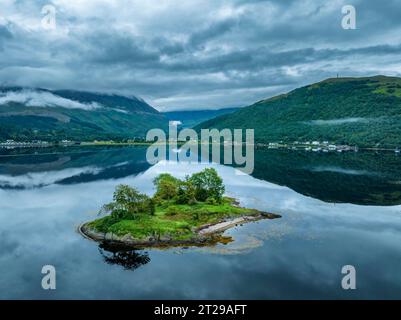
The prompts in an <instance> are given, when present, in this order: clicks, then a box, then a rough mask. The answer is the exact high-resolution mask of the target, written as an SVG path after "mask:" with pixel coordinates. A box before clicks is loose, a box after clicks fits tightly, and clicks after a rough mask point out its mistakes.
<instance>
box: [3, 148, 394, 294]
mask: <svg viewBox="0 0 401 320" xmlns="http://www.w3.org/2000/svg"><path fill="white" fill-rule="evenodd" d="M31 152H32V151H31ZM2 153H3V154H2V156H1V157H0V243H1V246H0V269H1V273H0V288H1V290H0V298H2V299H8V298H12V299H32V298H40V299H61V298H67V299H100V298H101V299H109V298H110V299H117V298H123V299H147V298H149V299H159V298H169V299H180V298H189V299H207V298H210V299H212V298H213V299H214V298H221V299H247V298H257V299H282V298H286V299H288V298H290V299H293V298H295V299H309V298H312V299H318V298H320V299H322V298H323V299H325V298H347V299H358V298H369V299H373V298H379V299H386V298H401V272H400V270H401V206H400V204H401V157H397V156H396V155H394V154H391V153H390V154H379V155H375V154H371V153H358V154H324V155H323V154H321V155H319V154H311V153H307V154H306V153H302V152H300V153H297V152H287V151H278V150H270V151H268V150H257V151H256V164H255V172H254V174H253V176H246V175H238V174H236V171H235V169H233V168H230V167H225V166H218V165H213V166H215V167H216V169H217V170H218V171H219V173H220V175H221V176H222V177H223V178H224V181H225V183H226V185H227V193H228V194H229V195H230V196H234V197H236V198H238V199H239V200H240V201H241V204H242V205H244V206H249V207H254V208H258V209H261V210H265V211H273V212H277V213H280V214H281V215H282V216H283V218H282V219H279V220H274V221H262V222H258V223H253V224H247V225H245V226H242V227H239V228H236V229H233V230H230V231H229V232H228V234H230V235H232V236H233V237H234V239H235V241H234V242H233V243H231V244H229V245H226V246H224V245H219V246H217V247H214V248H208V249H205V248H204V249H198V248H194V249H171V250H164V251H161V250H147V251H143V250H141V251H135V250H130V249H128V248H126V250H122V249H123V248H115V247H110V246H106V245H100V246H99V245H98V244H96V243H94V242H91V241H89V240H86V239H84V238H82V237H81V235H79V234H78V233H77V232H76V227H77V226H78V225H79V224H80V223H81V222H84V221H88V220H91V219H94V218H95V216H96V212H97V210H98V209H99V208H100V206H101V205H102V204H103V203H105V202H107V201H109V200H110V199H111V196H112V192H113V190H114V188H115V186H116V185H117V184H120V183H127V184H131V185H134V186H136V187H138V188H140V189H141V190H143V191H145V192H147V193H149V194H151V193H152V192H153V188H152V179H153V178H154V177H155V176H156V175H158V174H159V173H161V172H170V173H172V174H174V175H177V176H182V177H183V176H185V175H186V174H189V173H191V172H196V171H200V170H201V169H202V168H204V167H205V166H206V165H205V164H199V165H193V164H192V165H189V164H176V163H168V162H163V163H159V164H157V165H155V166H150V165H149V164H148V163H147V162H146V160H145V154H146V149H145V148H99V147H97V148H85V149H84V148H75V149H55V150H52V149H45V150H37V153H36V154H29V153H25V154H24V153H23V152H21V151H19V152H16V151H3V152H2ZM209 165H210V164H209ZM209 165H207V166H209ZM49 264H50V265H54V266H55V267H56V270H57V289H56V290H55V291H44V290H43V289H42V288H41V279H42V276H43V275H42V274H41V268H42V266H43V265H49ZM344 265H353V266H355V268H356V270H357V290H355V291H344V290H343V289H342V288H341V279H342V276H343V275H342V274H341V269H342V267H343V266H344Z"/></svg>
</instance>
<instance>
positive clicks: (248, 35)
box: [0, 0, 401, 110]
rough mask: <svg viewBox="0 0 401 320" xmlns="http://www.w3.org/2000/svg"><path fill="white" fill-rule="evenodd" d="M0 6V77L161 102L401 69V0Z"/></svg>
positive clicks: (243, 97) (228, 96)
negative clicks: (346, 14) (350, 14)
mask: <svg viewBox="0 0 401 320" xmlns="http://www.w3.org/2000/svg"><path fill="white" fill-rule="evenodd" d="M48 2H49V1H35V2H32V1H28V0H20V1H18V2H16V1H11V0H5V1H2V3H1V4H0V13H1V14H0V15H2V17H0V51H1V54H2V59H1V61H0V83H3V84H4V83H5V84H9V85H19V86H28V87H45V88H50V89H64V88H67V89H84V90H95V91H102V92H115V93H120V94H130V95H139V96H142V97H144V98H145V100H147V101H148V102H149V103H150V104H151V105H153V106H155V107H157V108H159V109H163V110H172V109H197V108H205V109H210V108H216V107H229V106H242V105H248V104H251V103H253V102H255V101H258V100H261V99H265V98H268V97H270V96H273V95H275V94H278V93H283V92H286V91H289V90H291V89H294V88H296V87H299V86H303V85H306V84H309V83H313V82H317V81H320V80H322V79H324V78H328V77H332V76H335V75H336V74H337V73H339V74H340V76H367V75H375V74H386V75H393V76H399V75H401V62H400V61H399V54H400V53H401V20H400V19H399V15H398V12H399V2H398V1H396V0H388V1H386V2H385V3H378V2H376V3H374V2H372V1H362V0H354V1H353V4H354V6H355V7H356V12H357V30H344V29H342V28H341V19H342V17H343V15H342V13H341V8H342V6H343V5H345V4H349V3H348V1H346V0H333V1H325V0H313V1H312V0H301V1H292V0H286V1H257V0H249V1H246V0H222V1H218V2H217V1H214V0H192V1H190V2H189V1H188V2H185V3H183V2H182V1H178V0H160V1H157V2H156V1H147V2H144V1H139V0H118V1H117V0H109V1H106V0H96V1H95V0H88V1H78V0H68V1H67V0H54V1H52V3H53V4H54V5H55V7H56V9H57V16H56V18H57V29H56V30H52V31H48V30H44V29H43V28H42V26H41V23H40V20H41V18H42V16H41V13H40V12H41V8H42V6H43V5H44V4H47V3H48Z"/></svg>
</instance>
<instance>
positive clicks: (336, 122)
mask: <svg viewBox="0 0 401 320" xmlns="http://www.w3.org/2000/svg"><path fill="white" fill-rule="evenodd" d="M374 120H375V119H369V118H342V119H331V120H313V121H307V122H306V123H307V124H312V125H318V126H325V125H330V126H336V125H342V124H348V123H369V122H371V121H374Z"/></svg>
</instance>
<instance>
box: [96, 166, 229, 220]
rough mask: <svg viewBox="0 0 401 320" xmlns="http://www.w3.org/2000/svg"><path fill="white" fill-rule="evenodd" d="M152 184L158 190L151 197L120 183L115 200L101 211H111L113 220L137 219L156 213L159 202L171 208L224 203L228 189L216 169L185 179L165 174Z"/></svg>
mask: <svg viewBox="0 0 401 320" xmlns="http://www.w3.org/2000/svg"><path fill="white" fill-rule="evenodd" d="M153 183H154V185H155V187H156V193H155V195H154V197H152V198H150V197H148V196H147V195H145V194H142V193H140V192H139V191H138V190H137V189H135V188H132V187H130V186H127V185H119V186H117V188H116V190H115V192H114V196H113V202H111V203H108V204H106V205H104V206H103V208H102V211H101V212H106V213H111V218H112V219H113V220H121V219H127V220H134V219H137V218H140V216H141V215H151V216H152V215H155V214H156V208H157V206H160V205H165V206H167V207H169V206H170V207H172V206H174V205H185V204H187V205H194V204H196V203H204V202H207V203H208V204H217V203H221V200H222V198H223V195H224V192H225V187H224V185H223V180H222V179H221V178H220V177H219V175H218V174H217V171H216V170H215V169H213V168H211V169H205V170H203V171H201V172H199V173H195V174H193V175H192V176H187V177H186V178H185V180H180V179H177V178H175V177H173V176H172V175H170V174H167V173H163V174H161V175H159V176H158V177H157V178H156V179H154V181H153Z"/></svg>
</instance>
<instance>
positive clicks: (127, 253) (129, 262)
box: [99, 242, 150, 270]
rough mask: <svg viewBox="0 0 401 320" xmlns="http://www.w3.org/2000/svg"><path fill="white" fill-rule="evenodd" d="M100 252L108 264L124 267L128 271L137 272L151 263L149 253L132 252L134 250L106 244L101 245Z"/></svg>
mask: <svg viewBox="0 0 401 320" xmlns="http://www.w3.org/2000/svg"><path fill="white" fill-rule="evenodd" d="M99 252H100V254H101V255H102V256H103V259H104V261H105V262H106V263H108V264H112V265H113V264H115V265H119V266H122V267H124V269H126V270H135V269H138V268H139V267H141V266H143V265H145V264H147V263H149V262H150V258H149V255H148V253H147V252H140V251H136V250H132V248H131V249H129V248H126V247H124V246H121V245H118V246H117V245H113V244H110V243H106V242H105V243H102V244H100V245H99Z"/></svg>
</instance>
